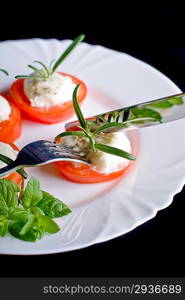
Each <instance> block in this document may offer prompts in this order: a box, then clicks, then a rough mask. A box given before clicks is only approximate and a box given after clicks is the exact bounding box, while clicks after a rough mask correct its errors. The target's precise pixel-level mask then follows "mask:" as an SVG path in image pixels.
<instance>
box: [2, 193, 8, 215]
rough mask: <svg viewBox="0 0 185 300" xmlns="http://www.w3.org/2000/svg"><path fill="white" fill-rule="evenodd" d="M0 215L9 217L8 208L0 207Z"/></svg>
mask: <svg viewBox="0 0 185 300" xmlns="http://www.w3.org/2000/svg"><path fill="white" fill-rule="evenodd" d="M0 203H1V196H0ZM0 205H1V204H0ZM0 215H4V216H8V215H9V208H8V207H4V206H3V207H1V206H0Z"/></svg>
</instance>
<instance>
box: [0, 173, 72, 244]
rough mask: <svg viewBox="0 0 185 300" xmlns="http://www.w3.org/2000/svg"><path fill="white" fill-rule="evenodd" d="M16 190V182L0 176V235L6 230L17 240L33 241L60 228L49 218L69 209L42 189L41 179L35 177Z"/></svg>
mask: <svg viewBox="0 0 185 300" xmlns="http://www.w3.org/2000/svg"><path fill="white" fill-rule="evenodd" d="M19 193H20V188H19V187H18V185H17V184H15V183H14V182H12V181H10V180H7V179H5V178H3V179H0V236H5V234H6V233H7V231H9V232H10V233H11V234H12V235H13V236H15V237H16V238H18V239H21V240H25V241H30V242H35V241H37V240H39V239H41V238H42V237H43V235H44V234H45V233H56V232H58V231H59V230H60V228H59V226H58V225H57V223H56V222H55V221H54V220H52V218H58V217H62V216H65V215H67V214H69V213H70V212H71V210H70V208H69V207H67V205H66V204H64V203H63V202H62V201H60V200H59V199H57V198H55V197H54V196H52V195H50V194H49V193H47V192H44V191H42V190H41V188H40V182H39V181H38V179H36V178H34V177H32V178H31V179H30V180H29V182H28V184H27V186H26V188H25V189H23V190H22V191H21V193H20V194H19ZM20 195H21V197H20Z"/></svg>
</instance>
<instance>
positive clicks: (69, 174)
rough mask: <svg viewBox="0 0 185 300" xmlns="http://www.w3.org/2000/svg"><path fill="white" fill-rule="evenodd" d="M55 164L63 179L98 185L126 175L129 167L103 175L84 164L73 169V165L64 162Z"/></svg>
mask: <svg viewBox="0 0 185 300" xmlns="http://www.w3.org/2000/svg"><path fill="white" fill-rule="evenodd" d="M55 164H56V166H57V168H58V170H59V172H60V174H61V175H62V176H63V177H65V178H66V179H68V180H70V181H73V182H78V183H98V182H104V181H109V180H112V179H115V178H117V177H119V176H121V175H124V174H126V173H127V172H126V171H127V169H128V166H129V165H128V166H127V167H125V168H123V169H121V170H119V171H117V172H113V173H110V174H103V173H100V172H97V171H95V170H93V169H92V168H91V167H90V166H88V165H84V164H79V167H75V165H74V163H72V162H66V161H63V162H62V161H61V162H56V163H55Z"/></svg>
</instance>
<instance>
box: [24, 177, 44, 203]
mask: <svg viewBox="0 0 185 300" xmlns="http://www.w3.org/2000/svg"><path fill="white" fill-rule="evenodd" d="M41 199H42V191H41V189H40V182H39V180H38V179H36V178H34V177H31V179H30V180H29V181H28V184H27V186H26V188H25V190H24V192H23V196H22V202H23V205H24V207H29V206H31V205H33V206H34V205H36V204H37V202H39V201H40V200H41Z"/></svg>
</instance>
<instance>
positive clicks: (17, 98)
mask: <svg viewBox="0 0 185 300" xmlns="http://www.w3.org/2000/svg"><path fill="white" fill-rule="evenodd" d="M59 74H61V75H64V76H69V77H71V78H72V80H73V82H74V83H75V84H80V88H79V94H78V95H79V96H78V101H79V103H82V101H83V100H84V99H85V97H86V94H87V88H86V85H85V83H84V82H83V81H81V80H80V79H78V78H77V77H75V76H72V75H69V74H66V73H61V72H59ZM24 80H25V79H18V80H16V81H15V82H14V83H13V84H12V86H11V88H10V94H11V96H12V98H13V101H14V103H15V104H16V105H17V106H18V107H19V108H20V109H21V111H22V114H23V116H24V117H25V118H27V119H30V120H33V121H37V122H41V123H44V124H53V123H58V122H62V121H64V120H66V119H68V118H70V117H71V116H72V115H73V114H74V109H73V104H72V100H71V101H67V102H65V103H63V104H60V105H55V106H52V107H50V108H43V107H42V108H39V107H33V106H31V104H30V101H29V100H28V98H27V97H26V95H25V94H24V90H23V84H24Z"/></svg>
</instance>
